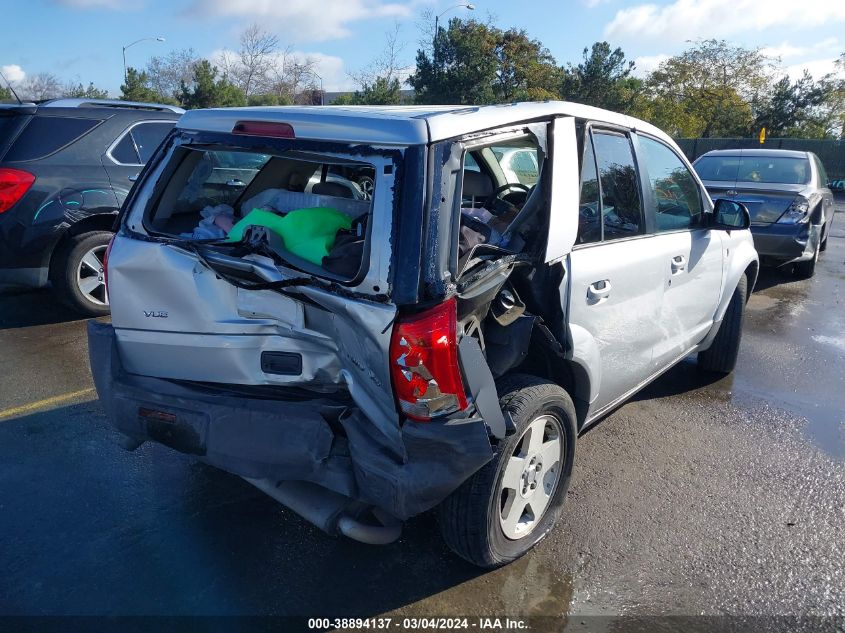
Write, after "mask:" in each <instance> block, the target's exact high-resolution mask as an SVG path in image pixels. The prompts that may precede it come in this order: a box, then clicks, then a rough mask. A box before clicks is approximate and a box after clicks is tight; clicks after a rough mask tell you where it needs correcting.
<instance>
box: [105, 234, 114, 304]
mask: <svg viewBox="0 0 845 633" xmlns="http://www.w3.org/2000/svg"><path fill="white" fill-rule="evenodd" d="M116 237H117V235H112V236H111V239H110V240H109V245H108V246H107V247H106V254H105V255H103V281H104V282H105V284H106V296H108V294H109V255H111V247H112V246H114V238H116Z"/></svg>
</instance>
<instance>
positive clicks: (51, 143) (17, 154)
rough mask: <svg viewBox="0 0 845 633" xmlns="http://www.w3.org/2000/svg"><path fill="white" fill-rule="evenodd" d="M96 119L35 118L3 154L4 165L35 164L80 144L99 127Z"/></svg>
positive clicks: (98, 121)
mask: <svg viewBox="0 0 845 633" xmlns="http://www.w3.org/2000/svg"><path fill="white" fill-rule="evenodd" d="M100 122H101V121H100V120H98V119H83V118H76V117H73V118H71V117H57V116H35V117H33V118H32V120H31V121H30V122H29V125H27V126H26V128H24V130H23V132H21V134H20V135H19V136H18V138H17V140H15V142H14V144H13V145H12V147H10V148H9V151H8V152H7V154H6V157H5V160H7V161H10V162H11V161H28V160H38V159H41V158H44V157H46V156H49V155H50V154H53V153H55V152H57V151H58V150H60V149H62V148H63V147H65V146H67V145H70V144H71V143H73V142H74V141H77V140H79V139H80V138H82V137H83V136H84V135H85V134H87V133H88V132H90V131H91V130H93V129H94V128H95V127H97V126H98V125H99V124H100Z"/></svg>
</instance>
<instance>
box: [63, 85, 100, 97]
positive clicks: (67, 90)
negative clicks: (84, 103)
mask: <svg viewBox="0 0 845 633" xmlns="http://www.w3.org/2000/svg"><path fill="white" fill-rule="evenodd" d="M62 96H63V97H71V98H76V99H108V98H109V91H108V90H102V89H100V88H97V87H96V86H95V85H94V83H93V82H89V83H88V87H85V86H84V85H83V84H82V83H76V84H75V83H73V82H69V83H66V84H65V86H64V88H63V89H62Z"/></svg>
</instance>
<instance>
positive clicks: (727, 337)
mask: <svg viewBox="0 0 845 633" xmlns="http://www.w3.org/2000/svg"><path fill="white" fill-rule="evenodd" d="M747 299H748V278H747V277H746V276H745V275H743V276H742V277H740V278H739V283H738V284H737V285H736V289H734V294H733V296H732V297H731V302H730V303H729V304H728V309H727V311H726V312H725V317H724V318H723V319H722V324H721V325H720V326H719V331H718V333H717V334H716V338H715V339H713V343H712V344H711V345H710V347H709V348H708V349H706V350H705V351H703V352H699V353H698V366H699V367H700V368H701V369H703V370H704V371H711V372H714V373H717V374H729V373H731V372H732V371H733V370H734V367H736V359H737V357H738V356H739V343H740V341H741V340H742V322H743V320H744V319H745V302H746V301H747Z"/></svg>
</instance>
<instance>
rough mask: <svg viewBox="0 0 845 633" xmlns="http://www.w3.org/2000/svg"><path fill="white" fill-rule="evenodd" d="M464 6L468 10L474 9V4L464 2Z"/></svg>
mask: <svg viewBox="0 0 845 633" xmlns="http://www.w3.org/2000/svg"><path fill="white" fill-rule="evenodd" d="M464 6H465V7H466V8H467V9H469V10H470V11H475V5H474V4H465V5H464Z"/></svg>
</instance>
